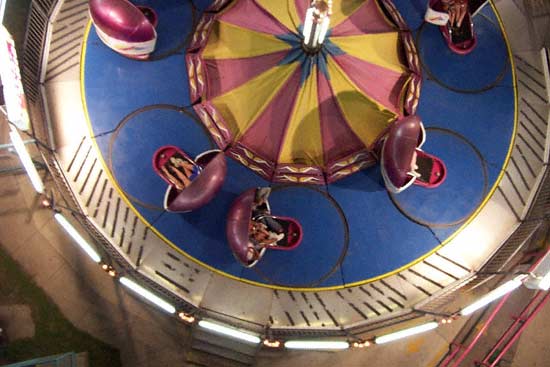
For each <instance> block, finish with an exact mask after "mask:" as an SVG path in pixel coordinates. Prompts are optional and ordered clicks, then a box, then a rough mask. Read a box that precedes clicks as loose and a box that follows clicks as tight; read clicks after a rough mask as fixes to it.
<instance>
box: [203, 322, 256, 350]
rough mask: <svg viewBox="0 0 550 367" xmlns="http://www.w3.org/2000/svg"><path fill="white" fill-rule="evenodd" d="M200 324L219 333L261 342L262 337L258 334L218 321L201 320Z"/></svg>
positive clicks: (250, 341) (252, 341) (251, 341)
mask: <svg viewBox="0 0 550 367" xmlns="http://www.w3.org/2000/svg"><path fill="white" fill-rule="evenodd" d="M199 326H200V327H202V328H205V329H208V330H211V331H214V332H217V333H219V334H223V335H227V336H230V337H233V338H236V339H240V340H244V341H246V342H249V343H254V344H258V343H260V338H259V337H258V336H257V335H254V334H250V333H248V332H244V331H241V330H239V329H236V328H233V327H229V326H225V325H221V324H218V323H216V322H212V321H208V320H200V321H199Z"/></svg>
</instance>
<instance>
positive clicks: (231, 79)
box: [204, 51, 288, 99]
mask: <svg viewBox="0 0 550 367" xmlns="http://www.w3.org/2000/svg"><path fill="white" fill-rule="evenodd" d="M287 53H288V51H280V52H275V53H272V54H267V55H262V56H257V57H251V58H247V59H221V60H215V59H207V60H204V63H205V65H206V73H207V75H208V78H207V79H208V88H207V92H208V96H207V97H208V98H209V99H210V98H214V97H217V96H219V95H222V94H224V93H226V92H228V91H230V90H232V89H234V88H236V87H238V86H240V85H242V84H243V83H246V82H247V81H249V80H250V79H252V78H254V77H256V76H258V75H260V74H261V73H263V72H265V71H267V70H269V69H271V68H272V67H274V66H276V65H277V64H278V63H279V62H280V61H281V60H282V59H283V58H284V57H285V55H286V54H287Z"/></svg>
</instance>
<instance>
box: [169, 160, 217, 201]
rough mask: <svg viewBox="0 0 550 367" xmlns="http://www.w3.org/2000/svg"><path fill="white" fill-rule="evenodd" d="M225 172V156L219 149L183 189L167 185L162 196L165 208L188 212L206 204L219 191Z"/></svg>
mask: <svg viewBox="0 0 550 367" xmlns="http://www.w3.org/2000/svg"><path fill="white" fill-rule="evenodd" d="M226 173H227V164H226V162H225V156H224V154H223V152H221V151H220V152H218V153H216V155H215V156H214V158H212V159H211V160H210V161H209V162H208V164H207V165H206V166H205V167H204V169H203V170H202V172H201V173H200V174H199V175H198V176H197V178H195V179H194V180H193V181H192V182H191V184H190V185H189V186H187V187H186V188H185V189H184V190H182V191H179V190H177V189H176V188H174V187H173V186H171V185H170V186H168V189H167V191H166V195H165V198H164V206H165V208H166V210H168V211H170V212H189V211H192V210H196V209H198V208H200V207H202V206H204V205H206V204H207V203H208V202H210V201H211V200H212V199H213V198H214V196H215V195H216V194H217V193H218V191H220V189H221V187H222V185H223V182H224V180H225V175H226Z"/></svg>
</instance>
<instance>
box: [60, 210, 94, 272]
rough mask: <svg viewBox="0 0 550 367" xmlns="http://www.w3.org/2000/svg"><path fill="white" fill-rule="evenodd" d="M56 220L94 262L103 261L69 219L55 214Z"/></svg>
mask: <svg viewBox="0 0 550 367" xmlns="http://www.w3.org/2000/svg"><path fill="white" fill-rule="evenodd" d="M54 218H55V220H57V222H58V223H59V224H61V227H63V229H64V230H65V231H66V232H67V233H68V234H69V235H70V236H71V237H72V238H73V239H74V240H75V241H76V243H77V244H78V245H79V246H80V247H81V248H82V249H83V250H84V251H85V252H86V253H87V254H88V256H90V257H91V258H92V260H93V261H95V262H96V263H99V262H100V261H101V256H99V254H98V253H97V252H96V251H95V250H94V248H93V247H92V246H90V244H89V243H88V242H87V241H86V240H85V239H84V238H83V237H82V236H81V235H80V233H78V231H77V230H76V229H75V228H74V227H73V226H72V224H71V223H69V221H67V219H65V217H64V216H63V214H61V213H55V215H54Z"/></svg>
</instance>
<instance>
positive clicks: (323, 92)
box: [317, 73, 365, 165]
mask: <svg viewBox="0 0 550 367" xmlns="http://www.w3.org/2000/svg"><path fill="white" fill-rule="evenodd" d="M317 84H318V94H319V116H320V118H321V136H322V137H323V150H324V152H325V157H324V158H325V165H328V164H329V163H330V162H332V161H334V160H337V159H340V158H343V157H345V156H346V155H348V154H351V153H353V152H358V151H360V150H362V149H365V145H364V144H363V143H362V142H361V141H360V140H359V138H357V136H356V135H355V133H354V132H353V131H352V130H351V128H350V127H349V125H348V124H347V122H346V120H345V119H344V116H343V115H342V113H341V111H340V106H338V104H337V102H336V100H335V96H334V95H333V93H332V89H331V88H330V85H329V82H328V80H327V79H326V78H325V76H324V75H323V74H322V73H319V74H318V79H317Z"/></svg>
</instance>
